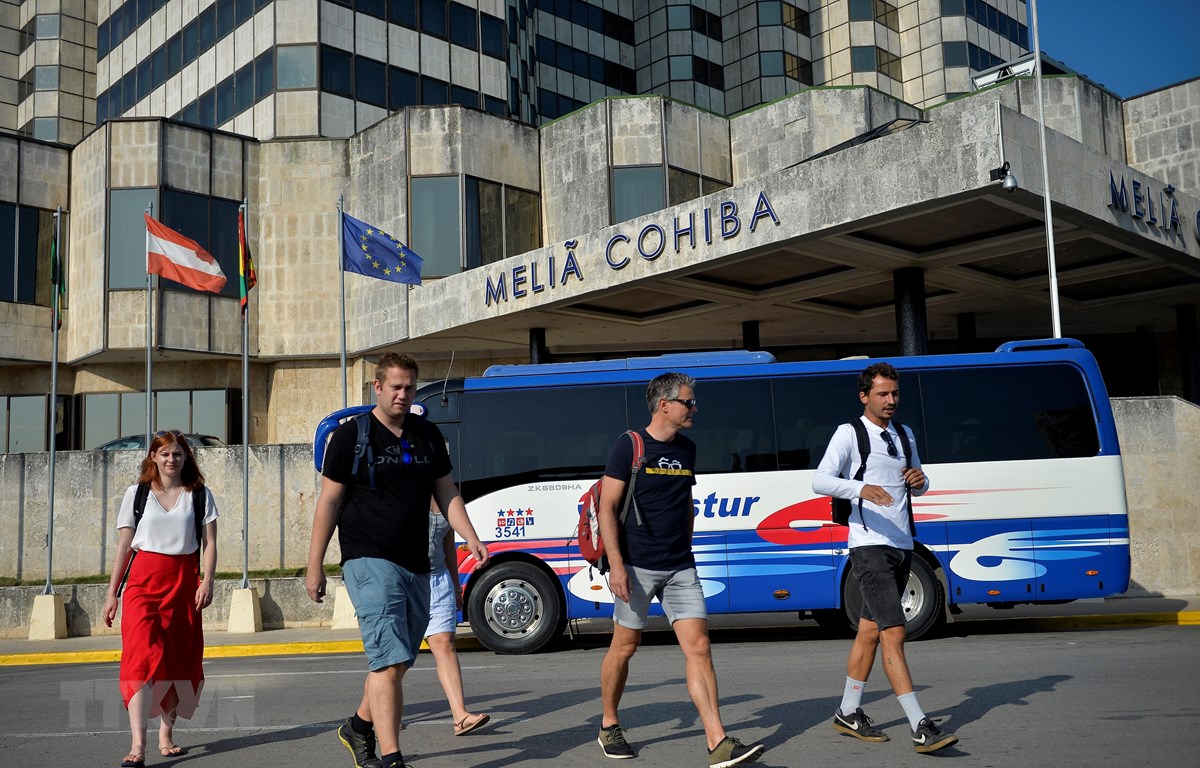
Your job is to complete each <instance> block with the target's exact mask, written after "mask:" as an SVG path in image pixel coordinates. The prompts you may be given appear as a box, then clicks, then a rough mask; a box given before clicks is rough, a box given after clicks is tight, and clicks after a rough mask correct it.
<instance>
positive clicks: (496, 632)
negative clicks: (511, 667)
mask: <svg viewBox="0 0 1200 768" xmlns="http://www.w3.org/2000/svg"><path fill="white" fill-rule="evenodd" d="M467 616H468V617H469V618H470V620H471V629H472V630H473V631H474V632H475V636H476V637H478V638H479V642H481V643H483V645H484V646H485V647H487V648H488V649H489V650H491V651H494V652H496V653H503V654H520V653H533V652H535V651H537V650H540V649H541V648H542V647H543V646H545V645H546V644H547V643H549V642H550V641H551V640H553V639H554V638H555V637H557V636H559V635H560V634H562V631H563V628H564V627H565V626H566V614H565V611H564V610H563V605H562V601H561V600H560V599H559V596H558V590H557V589H556V588H555V585H554V582H553V581H551V580H550V577H549V576H547V575H546V573H545V572H544V571H542V570H541V569H540V568H538V567H536V566H533V565H530V564H529V563H519V562H510V563H501V564H500V565H496V566H493V567H491V568H488V569H486V570H484V571H483V572H482V573H481V574H480V575H479V581H478V582H477V583H476V584H475V585H474V586H472V587H471V597H470V599H469V600H468V602H467Z"/></svg>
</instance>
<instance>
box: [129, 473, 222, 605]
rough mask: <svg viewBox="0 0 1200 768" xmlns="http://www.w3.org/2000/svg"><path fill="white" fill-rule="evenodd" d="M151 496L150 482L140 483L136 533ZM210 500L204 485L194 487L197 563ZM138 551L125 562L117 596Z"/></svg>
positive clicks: (135, 504) (136, 497)
mask: <svg viewBox="0 0 1200 768" xmlns="http://www.w3.org/2000/svg"><path fill="white" fill-rule="evenodd" d="M149 496H150V484H149V483H138V487H137V490H136V491H134V494H133V530H134V532H135V533H136V532H137V527H138V525H140V524H141V522H142V515H144V514H145V513H146V499H147V497H149ZM207 502H208V494H207V493H205V491H204V486H203V485H198V486H196V487H195V488H193V489H192V517H193V518H194V520H195V524H196V544H197V545H199V546H197V547H196V565H197V567H199V564H200V550H201V549H203V547H204V537H203V535H202V531H203V529H204V508H205V506H206V504H207ZM137 553H138V551H137V550H136V549H135V550H133V554H131V555H130V556H129V562H128V563H126V564H125V573H124V575H122V576H121V583H120V584H118V585H117V597H120V596H121V590H123V589H125V580H126V579H128V578H129V569H130V568H132V567H133V558H135V557H137Z"/></svg>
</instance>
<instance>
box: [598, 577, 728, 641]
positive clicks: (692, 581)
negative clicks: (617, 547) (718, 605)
mask: <svg viewBox="0 0 1200 768" xmlns="http://www.w3.org/2000/svg"><path fill="white" fill-rule="evenodd" d="M625 572H626V573H628V574H629V602H628V603H627V602H625V601H624V600H621V599H619V598H614V600H613V621H615V622H617V623H618V624H620V625H621V626H622V627H628V628H629V629H639V630H640V629H643V628H644V627H645V626H646V616H647V614H648V613H649V612H650V600H651V599H652V598H655V597H657V598H658V600H659V602H660V603H662V607H663V612H664V613H666V614H667V619H669V620H670V622H671V623H672V624H674V623H675V622H677V621H679V620H680V619H707V618H708V606H707V605H706V604H705V602H704V588H703V587H702V586H701V585H700V579H699V578H697V576H696V569H695V567H688V568H681V569H679V570H677V571H652V570H649V569H647V568H638V567H637V566H635V565H627V566H625Z"/></svg>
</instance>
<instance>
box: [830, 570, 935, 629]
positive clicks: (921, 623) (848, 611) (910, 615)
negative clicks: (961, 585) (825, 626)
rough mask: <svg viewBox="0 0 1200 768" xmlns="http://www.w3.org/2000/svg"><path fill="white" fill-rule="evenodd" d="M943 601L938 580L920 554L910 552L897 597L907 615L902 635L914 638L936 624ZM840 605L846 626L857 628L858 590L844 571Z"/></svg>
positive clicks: (856, 584)
mask: <svg viewBox="0 0 1200 768" xmlns="http://www.w3.org/2000/svg"><path fill="white" fill-rule="evenodd" d="M945 602H946V596H945V590H943V589H942V582H941V581H940V580H939V579H938V577H937V574H935V573H934V572H933V569H932V568H931V567H930V566H929V563H927V562H926V561H925V559H924V558H923V557H921V556H920V555H919V554H916V553H913V559H912V569H911V571H910V572H909V574H908V584H907V585H906V586H905V588H904V593H903V594H902V595H901V596H900V604H901V606H902V607H903V608H904V615H905V617H906V618H907V621H906V622H905V625H904V635H905V638H906V639H908V640H917V639H919V638H921V637H923V636H924V635H927V634H929V633H930V632H931V631H933V629H934V628H936V627H937V626H939V625H940V624H941V623H942V621H943V620H944V619H945V613H944V612H943V609H944V608H945ZM842 607H843V609H844V610H845V615H846V619H847V620H848V621H849V622H850V627H851V628H852V629H853V630H855V631H857V630H858V616H859V613H860V612H861V611H862V593H861V592H859V590H858V582H857V581H856V580H855V579H854V578H853V576H852V574H850V573H849V572H847V574H846V580H845V581H843V582H842Z"/></svg>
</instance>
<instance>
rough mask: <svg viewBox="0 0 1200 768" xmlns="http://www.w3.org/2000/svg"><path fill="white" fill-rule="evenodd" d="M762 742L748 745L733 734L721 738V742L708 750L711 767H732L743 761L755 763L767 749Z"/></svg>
mask: <svg viewBox="0 0 1200 768" xmlns="http://www.w3.org/2000/svg"><path fill="white" fill-rule="evenodd" d="M766 749H767V748H766V747H764V746H763V745H762V744H751V745H750V746H746V745H745V744H743V743H742V742H740V741H738V740H737V739H735V738H734V737H732V736H726V737H725V738H724V739H721V743H720V744H718V745H717V746H715V747H713V748H712V749H710V750H708V765H709V768H730V766H733V765H740V764H742V763H753V762H754V761H755V760H757V759H758V756H759V755H761V754H762V753H763V752H765V751H766Z"/></svg>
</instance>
